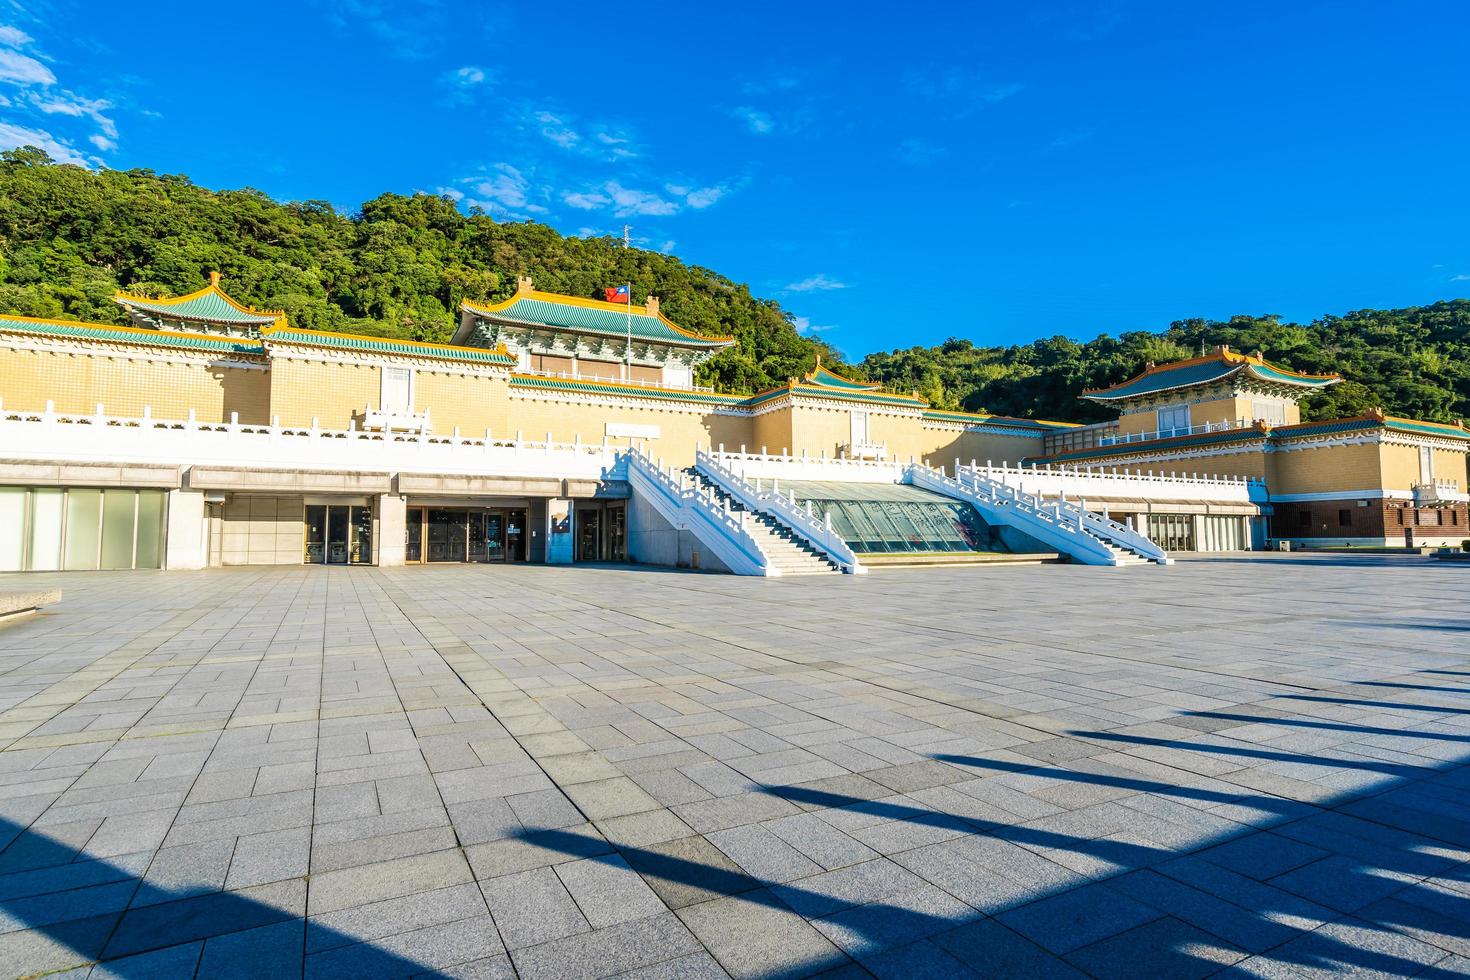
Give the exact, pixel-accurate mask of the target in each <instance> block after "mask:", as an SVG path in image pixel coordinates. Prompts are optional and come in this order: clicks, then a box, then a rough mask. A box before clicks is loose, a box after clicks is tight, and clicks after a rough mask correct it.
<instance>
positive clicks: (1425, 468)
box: [1419, 446, 1434, 483]
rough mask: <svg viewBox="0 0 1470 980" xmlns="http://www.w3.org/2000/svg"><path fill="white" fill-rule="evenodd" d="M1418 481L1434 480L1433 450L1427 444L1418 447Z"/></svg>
mask: <svg viewBox="0 0 1470 980" xmlns="http://www.w3.org/2000/svg"><path fill="white" fill-rule="evenodd" d="M1419 482H1420V483H1433V482H1434V450H1433V449H1430V448H1429V447H1428V446H1420V447H1419Z"/></svg>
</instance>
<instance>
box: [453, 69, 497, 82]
mask: <svg viewBox="0 0 1470 980" xmlns="http://www.w3.org/2000/svg"><path fill="white" fill-rule="evenodd" d="M489 77H490V76H489V75H487V74H486V73H485V69H483V68H476V67H475V66H474V65H465V66H464V67H463V68H460V69H458V70H457V71H455V73H454V76H453V78H454V83H455V84H456V85H461V86H471V85H479V84H480V83H482V82H484V81H485V80H486V79H487V78H489Z"/></svg>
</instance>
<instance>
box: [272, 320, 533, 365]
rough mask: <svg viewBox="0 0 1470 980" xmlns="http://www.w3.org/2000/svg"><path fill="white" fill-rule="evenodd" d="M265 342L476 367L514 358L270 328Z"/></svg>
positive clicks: (482, 350) (482, 351)
mask: <svg viewBox="0 0 1470 980" xmlns="http://www.w3.org/2000/svg"><path fill="white" fill-rule="evenodd" d="M260 336H261V339H262V340H268V341H275V342H277V343H283V344H307V345H310V346H312V347H335V348H337V349H339V350H352V351H361V352H367V353H373V354H391V355H395V356H400V357H437V358H440V359H442V360H449V361H471V362H474V363H477V364H500V365H512V364H514V363H515V362H516V359H515V358H514V357H511V356H510V355H509V354H505V353H502V352H501V351H497V350H490V349H488V348H484V347H455V346H452V345H449V344H424V343H419V342H418V341H415V340H397V339H394V338H392V337H359V336H357V335H355V334H345V333H327V332H326V331H321V330H292V329H290V328H287V327H271V328H269V329H266V330H262V331H261V332H260Z"/></svg>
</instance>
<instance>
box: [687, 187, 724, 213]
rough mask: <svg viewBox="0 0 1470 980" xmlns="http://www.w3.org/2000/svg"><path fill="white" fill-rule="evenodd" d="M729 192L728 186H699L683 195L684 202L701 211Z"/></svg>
mask: <svg viewBox="0 0 1470 980" xmlns="http://www.w3.org/2000/svg"><path fill="white" fill-rule="evenodd" d="M729 192H730V189H729V188H728V187H701V188H700V189H699V190H695V191H690V192H688V193H687V194H685V195H684V203H685V204H687V205H689V206H690V207H691V208H693V209H694V210H696V211H702V210H704V209H705V208H707V207H709V206H710V205H711V204H714V203H715V202H716V201H718V200H719V199H720V198H722V197H724V196H725V195H726V194H728V193H729Z"/></svg>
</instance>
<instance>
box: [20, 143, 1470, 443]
mask: <svg viewBox="0 0 1470 980" xmlns="http://www.w3.org/2000/svg"><path fill="white" fill-rule="evenodd" d="M215 269H217V270H219V271H220V272H221V273H223V275H224V282H225V287H226V289H227V290H228V291H229V292H230V293H231V295H233V296H235V297H236V298H237V299H240V300H242V301H244V302H247V303H251V304H253V305H255V306H258V307H263V308H270V309H283V310H285V311H286V313H287V315H288V316H289V317H290V319H291V322H292V323H293V324H294V325H296V326H298V327H305V328H313V329H319V330H339V331H347V332H355V333H369V334H382V335H388V336H400V337H409V338H413V339H419V340H444V339H446V338H447V337H448V336H449V335H450V334H451V333H452V331H453V327H454V323H455V314H454V312H453V311H454V310H455V309H456V308H457V307H458V304H459V301H460V300H461V299H465V298H469V299H481V300H484V299H491V300H493V299H501V298H504V297H506V296H509V295H510V294H511V292H512V291H513V290H514V288H515V280H516V276H517V275H529V276H531V277H532V278H533V279H534V280H535V282H536V285H537V287H538V288H541V289H547V290H551V291H553V292H561V293H568V294H571V295H576V296H598V295H600V294H601V290H602V289H603V287H605V286H609V285H615V284H617V283H621V282H631V283H632V284H633V293H634V298H635V300H637V301H641V300H642V299H643V297H644V296H646V295H647V294H649V293H655V294H657V295H658V296H660V297H661V299H662V309H663V310H664V312H665V313H666V314H667V315H668V316H669V317H671V318H672V319H673V320H674V321H675V322H676V323H679V324H681V325H682V326H685V327H688V328H690V329H692V330H697V331H701V332H705V333H719V334H732V335H734V336H735V337H736V338H738V341H739V343H738V345H737V347H736V348H735V349H734V350H730V351H726V352H724V353H722V354H720V355H719V356H717V357H715V358H714V359H713V360H712V361H710V362H709V363H708V364H707V365H705V366H704V367H703V368H702V369H701V378H700V380H701V381H702V382H703V383H708V384H714V385H716V386H717V387H718V388H719V389H720V390H722V391H735V392H748V391H757V390H760V389H761V388H765V387H769V386H773V385H776V384H780V383H782V382H784V381H785V380H786V379H787V378H789V377H792V376H794V375H797V374H799V373H801V372H803V371H806V370H808V369H809V368H810V367H811V365H812V363H813V361H814V360H815V357H816V355H817V354H818V353H820V354H821V355H822V356H823V360H824V361H826V362H828V363H832V364H835V365H837V366H838V367H839V369H840V370H850V371H851V373H853V374H855V375H857V376H866V377H868V378H870V379H873V380H881V381H883V382H884V383H886V384H887V385H889V386H890V387H892V388H895V389H897V390H900V391H918V392H919V393H920V394H922V395H924V396H925V397H926V398H928V399H929V400H930V401H931V402H932V403H933V404H935V405H936V406H938V407H942V408H962V409H967V410H970V411H988V412H994V413H997V414H1003V415H1018V416H1032V417H1042V418H1056V419H1063V420H1069V421H1091V420H1093V419H1099V418H1106V417H1108V415H1109V413H1108V412H1107V411H1106V410H1105V409H1101V408H1100V407H1097V406H1093V405H1091V404H1090V403H1086V402H1082V401H1080V400H1079V399H1078V395H1079V394H1080V393H1081V391H1082V389H1084V388H1094V387H1101V386H1103V385H1107V384H1111V383H1113V382H1116V381H1121V380H1123V379H1125V378H1128V377H1131V376H1132V375H1134V374H1136V373H1137V372H1138V371H1139V370H1140V369H1141V368H1142V367H1143V364H1144V362H1146V361H1150V360H1152V361H1156V362H1159V363H1162V362H1164V361H1168V360H1173V359H1176V358H1181V357H1189V356H1192V355H1194V354H1197V353H1198V352H1199V351H1200V349H1201V347H1202V346H1204V347H1213V346H1215V345H1216V344H1221V343H1228V344H1230V345H1231V346H1232V347H1234V348H1236V349H1237V350H1243V351H1253V350H1260V351H1262V352H1264V353H1265V354H1266V356H1267V357H1268V358H1270V359H1271V360H1273V361H1276V362H1277V363H1280V364H1282V365H1284V366H1286V367H1289V368H1294V369H1296V370H1301V371H1310V372H1326V371H1336V372H1338V373H1340V374H1342V375H1344V376H1345V377H1346V378H1348V379H1349V380H1348V382H1346V383H1344V384H1340V385H1334V386H1332V387H1331V388H1328V389H1327V390H1326V392H1324V393H1322V394H1320V395H1316V396H1314V397H1313V398H1312V399H1311V400H1310V401H1309V402H1308V403H1307V404H1306V406H1305V408H1306V414H1307V416H1308V417H1309V418H1328V417H1332V416H1335V415H1347V414H1355V413H1357V412H1360V411H1363V410H1364V409H1367V408H1372V407H1375V406H1381V407H1383V408H1385V409H1386V410H1388V411H1389V412H1391V413H1395V414H1401V415H1409V416H1414V417H1417V418H1425V419H1435V420H1441V421H1447V420H1451V419H1455V418H1461V417H1465V416H1470V301H1466V300H1454V301H1451V302H1443V303H1436V304H1434V305H1432V306H1423V307H1413V308H1409V309H1403V310H1392V311H1372V310H1368V311H1360V312H1356V313H1349V314H1348V315H1346V316H1343V317H1330V316H1329V317H1323V318H1322V319H1320V320H1316V321H1313V322H1312V323H1310V324H1306V325H1302V324H1294V323H1282V322H1280V321H1278V320H1277V319H1276V318H1273V317H1236V318H1234V319H1231V320H1230V321H1228V322H1220V321H1206V320H1182V321H1179V322H1176V323H1175V324H1173V325H1172V326H1171V327H1170V328H1169V329H1168V330H1166V331H1164V332H1163V333H1150V332H1145V331H1139V332H1134V333H1124V334H1122V335H1121V336H1119V337H1117V338H1114V337H1111V336H1107V335H1103V336H1101V337H1098V338H1096V339H1095V340H1091V341H1088V342H1086V343H1078V342H1076V341H1072V340H1069V339H1067V338H1065V337H1053V338H1050V339H1045V340H1037V341H1035V342H1033V343H1028V344H1020V345H1014V346H1010V347H976V346H974V345H973V344H972V343H971V342H969V341H967V340H953V339H952V340H949V341H946V342H945V343H943V344H941V345H939V346H937V347H927V348H926V347H915V348H911V349H909V350H904V351H894V352H892V353H875V354H870V355H868V357H867V358H866V359H865V360H864V361H863V362H862V363H861V364H858V365H854V366H853V367H852V368H851V369H842V368H841V360H840V358H839V357H838V355H837V353H836V352H835V351H833V350H830V349H829V348H828V347H827V346H826V345H825V344H823V343H822V342H821V341H820V340H817V339H815V338H810V337H804V336H801V335H800V334H798V333H797V332H796V329H795V327H794V326H793V324H792V321H791V318H790V315H789V314H787V313H786V312H785V311H784V310H782V309H781V307H780V305H779V304H777V303H776V302H774V301H772V300H763V299H759V298H757V297H755V296H752V295H751V293H750V289H749V287H747V286H745V285H742V284H740V283H736V282H732V281H730V280H729V279H726V278H725V277H724V276H721V275H719V274H718V273H716V272H713V271H711V270H709V269H704V268H700V267H698V266H690V265H686V264H685V263H683V262H681V261H680V260H679V259H677V258H674V257H672V256H667V255H662V254H660V253H657V252H650V251H645V250H641V249H624V248H622V247H621V245H620V243H618V242H617V241H615V240H613V239H610V238H564V237H562V236H561V235H560V234H558V233H557V232H556V231H554V230H553V229H551V228H548V227H546V226H545V225H539V224H534V223H520V224H509V223H506V224H502V223H497V222H495V221H493V220H491V219H490V218H489V217H487V216H485V215H481V214H469V215H466V214H464V213H463V212H461V211H460V210H459V209H458V208H456V207H455V205H454V203H453V202H452V201H450V200H449V199H447V198H443V197H435V196H432V195H424V194H417V195H413V196H403V195H399V194H384V195H382V196H380V197H377V198H374V199H373V200H371V201H368V202H367V203H366V204H364V205H363V206H362V208H361V209H360V210H359V212H358V213H356V214H351V215H348V214H342V213H340V212H338V211H337V210H336V209H334V208H333V207H332V206H331V205H330V204H327V203H325V202H322V201H305V202H297V203H287V204H282V203H279V202H276V201H274V200H272V199H271V198H270V197H268V196H266V195H265V194H263V193H261V192H259V191H254V190H238V191H210V190H207V189H205V188H202V187H198V186H196V185H195V184H193V183H192V182H190V181H189V180H188V179H187V178H185V177H180V176H170V175H161V174H155V173H153V172H151V171H147V170H131V171H115V170H103V171H100V172H92V171H88V170H84V169H82V168H80V167H74V166H63V165H58V164H54V163H52V162H51V161H50V160H49V159H48V158H47V157H46V155H45V154H44V153H42V152H41V151H40V150H36V149H33V148H26V149H22V150H11V151H6V152H4V153H0V313H5V312H9V313H19V314H24V315H28V316H42V317H57V318H71V319H80V320H93V321H100V322H104V323H107V322H112V323H123V322H126V316H125V314H124V312H123V310H122V309H121V308H120V307H119V306H117V305H116V304H115V303H113V302H112V300H111V297H112V294H113V292H114V291H115V290H117V289H120V288H122V289H131V290H141V291H145V292H150V293H156V294H172V295H177V294H181V293H185V292H191V291H193V290H195V289H197V288H199V286H200V285H201V284H202V283H203V282H204V281H205V278H206V276H207V274H208V273H209V271H210V270H215Z"/></svg>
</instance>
